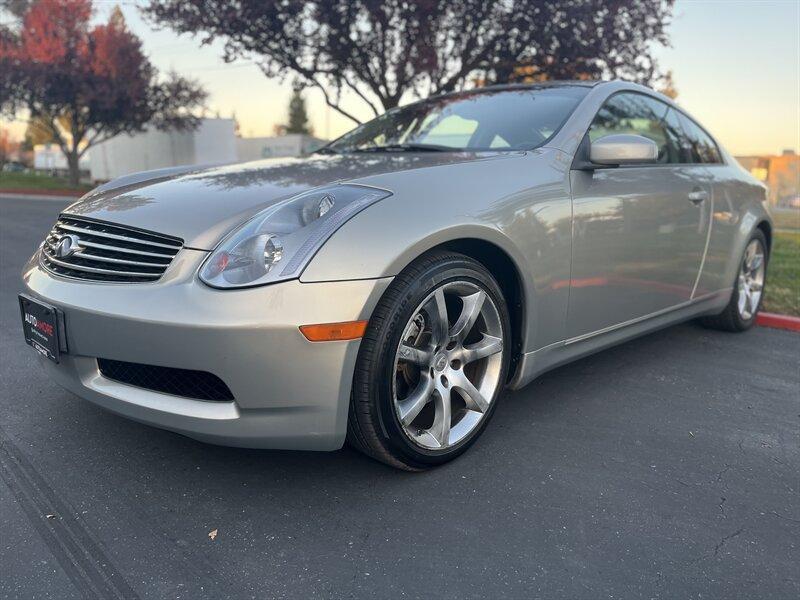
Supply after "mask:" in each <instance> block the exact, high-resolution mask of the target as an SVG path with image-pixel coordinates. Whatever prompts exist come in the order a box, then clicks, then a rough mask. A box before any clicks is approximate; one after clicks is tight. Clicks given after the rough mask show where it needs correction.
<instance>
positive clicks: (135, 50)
mask: <svg viewBox="0 0 800 600" xmlns="http://www.w3.org/2000/svg"><path fill="white" fill-rule="evenodd" d="M91 16H92V2H91V0H37V1H35V2H33V3H32V4H31V5H30V6H29V7H27V8H26V10H25V11H24V14H23V15H22V21H21V24H20V26H19V27H18V28H17V29H13V28H11V27H6V28H4V29H2V30H0V108H1V109H2V110H3V111H4V112H7V113H11V114H19V113H27V115H28V117H29V118H30V120H31V122H32V123H36V126H37V127H38V128H42V129H44V130H45V131H43V132H42V133H43V134H44V135H45V136H47V137H50V138H51V139H53V140H54V141H55V143H57V144H58V146H59V147H60V148H61V150H62V152H63V153H64V155H65V156H66V158H67V163H68V165H69V172H70V183H71V184H72V185H77V184H78V179H79V170H78V163H79V160H80V158H81V157H82V156H83V155H84V154H85V153H86V151H87V150H88V149H89V148H91V147H92V146H93V145H95V144H98V143H100V142H102V141H105V140H107V139H109V138H112V137H114V136H116V135H119V134H121V133H134V132H137V131H142V130H143V129H144V128H145V127H146V126H148V125H153V126H155V127H158V128H160V129H191V128H194V127H196V126H197V124H198V120H199V119H198V117H196V116H195V115H194V114H193V111H194V110H196V109H197V108H199V107H201V106H202V105H203V102H204V100H205V98H206V93H205V92H204V91H203V89H202V88H200V87H199V86H198V85H197V84H196V83H194V82H192V81H189V80H186V79H183V78H180V77H178V76H176V75H175V74H170V75H169V77H168V78H167V80H166V81H161V80H160V79H159V77H158V73H157V71H156V69H155V68H154V67H153V66H152V65H151V64H150V61H149V60H147V58H146V57H145V56H144V54H143V52H142V44H141V41H140V40H139V39H138V38H137V37H136V36H135V35H134V34H132V33H131V32H130V31H129V30H128V29H127V27H126V26H125V21H124V19H123V18H122V14H121V12H119V10H115V11H114V12H113V13H112V15H111V17H110V19H109V21H108V23H106V24H101V25H92V24H91V23H90V19H91Z"/></svg>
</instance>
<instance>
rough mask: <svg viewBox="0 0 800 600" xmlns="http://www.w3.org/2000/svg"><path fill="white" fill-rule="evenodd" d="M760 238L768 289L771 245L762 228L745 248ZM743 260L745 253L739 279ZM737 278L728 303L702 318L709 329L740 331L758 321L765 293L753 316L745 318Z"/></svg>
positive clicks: (739, 267) (753, 235) (755, 232)
mask: <svg viewBox="0 0 800 600" xmlns="http://www.w3.org/2000/svg"><path fill="white" fill-rule="evenodd" d="M753 240H758V241H759V242H761V246H762V247H763V248H764V263H765V273H764V286H765V287H764V289H766V267H767V266H769V246H768V245H767V238H766V236H765V235H764V232H763V231H761V230H760V229H756V230H755V231H754V232H753V234H752V235H751V236H750V239H749V240H747V244H745V248H747V246H748V245H749V244H750V243H751V242H752V241H753ZM742 261H744V255H743V256H742V258H741V259H740V260H739V266H738V267H737V269H736V277H737V280H738V277H739V270H740V269H741V265H742ZM737 280H734V283H733V291H732V292H731V299H730V301H729V302H728V305H727V306H726V307H725V310H723V311H722V312H721V313H719V314H718V315H713V316H709V317H703V318H701V319H700V323H702V324H703V326H705V327H708V328H709V329H718V330H720V331H731V332H734V333H739V332H742V331H747V330H748V329H750V328H751V327H752V326H753V325H754V324H755V322H756V317H757V316H758V311H759V310H761V304H762V303H763V301H764V293H763V291H762V294H761V298H760V300H759V302H758V307H757V308H756V310H754V311H753V313H752V316H751V317H750V318H749V319H744V318H743V317H742V315H741V314H740V313H739V308H738V305H739V286H738V285H737Z"/></svg>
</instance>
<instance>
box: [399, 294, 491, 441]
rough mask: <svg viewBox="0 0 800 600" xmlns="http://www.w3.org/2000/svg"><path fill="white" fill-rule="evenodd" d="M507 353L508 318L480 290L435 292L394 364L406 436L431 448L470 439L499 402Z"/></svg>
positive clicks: (411, 327) (411, 322) (423, 306)
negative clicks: (504, 319) (504, 320)
mask: <svg viewBox="0 0 800 600" xmlns="http://www.w3.org/2000/svg"><path fill="white" fill-rule="evenodd" d="M503 349H504V341H503V327H502V322H501V319H500V313H499V311H498V309H497V306H496V305H495V303H494V301H493V300H492V298H491V297H490V296H489V294H487V293H486V292H485V291H484V290H483V289H481V288H480V287H479V286H477V285H476V284H474V283H472V282H469V281H451V282H448V283H445V284H443V285H441V286H440V287H438V288H437V289H435V290H434V291H433V292H432V293H431V294H430V295H428V297H427V298H425V300H423V301H422V303H421V304H420V305H419V306H418V307H417V309H416V310H415V311H414V313H413V315H412V317H411V319H410V320H409V322H408V323H407V325H406V327H405V329H404V331H403V335H402V337H401V339H400V344H399V346H398V348H397V352H396V356H395V362H394V385H393V402H394V409H395V412H396V415H397V418H398V420H399V421H400V424H401V426H402V429H403V432H404V433H405V435H406V436H407V437H408V438H409V439H410V440H411V441H412V442H413V443H415V444H416V445H418V446H421V447H423V448H426V449H429V450H442V449H446V448H449V447H452V446H454V445H455V444H458V443H459V442H460V441H462V440H464V439H465V438H466V437H467V436H468V435H469V434H470V433H471V432H472V431H474V430H475V429H476V428H477V427H478V425H479V424H480V423H481V422H482V421H483V419H484V417H485V416H486V414H487V413H488V412H489V408H490V405H491V403H492V402H493V401H494V398H495V396H496V391H497V389H498V386H499V385H500V384H501V382H500V376H501V373H502V364H503V362H502V361H503Z"/></svg>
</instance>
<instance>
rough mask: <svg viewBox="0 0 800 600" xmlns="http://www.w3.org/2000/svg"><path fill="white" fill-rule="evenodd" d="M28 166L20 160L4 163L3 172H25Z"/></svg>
mask: <svg viewBox="0 0 800 600" xmlns="http://www.w3.org/2000/svg"><path fill="white" fill-rule="evenodd" d="M26 170H27V168H26V167H25V165H23V164H22V163H19V162H14V161H11V162H7V163H6V164H4V165H3V173H23V172H24V171H26Z"/></svg>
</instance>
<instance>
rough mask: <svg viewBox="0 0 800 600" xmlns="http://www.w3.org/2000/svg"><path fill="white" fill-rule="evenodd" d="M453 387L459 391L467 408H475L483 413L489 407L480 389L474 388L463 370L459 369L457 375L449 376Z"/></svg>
mask: <svg viewBox="0 0 800 600" xmlns="http://www.w3.org/2000/svg"><path fill="white" fill-rule="evenodd" d="M451 380H452V386H453V389H456V390H458V391H459V392H461V395H462V396H463V398H464V402H465V403H466V405H467V408H469V409H470V410H477V411H478V412H481V413H485V412H486V410H487V409H488V408H489V401H488V400H487V399H486V398H484V396H483V394H481V392H480V390H478V388H476V387H475V386H474V385H473V383H472V382H471V381H470V380H469V379H467V376H466V375H465V374H464V372H463V371H460V372H459V373H458V375H457V376H454V377H452V378H451Z"/></svg>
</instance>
